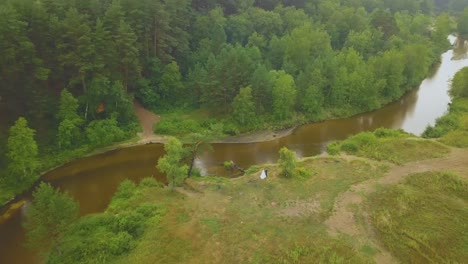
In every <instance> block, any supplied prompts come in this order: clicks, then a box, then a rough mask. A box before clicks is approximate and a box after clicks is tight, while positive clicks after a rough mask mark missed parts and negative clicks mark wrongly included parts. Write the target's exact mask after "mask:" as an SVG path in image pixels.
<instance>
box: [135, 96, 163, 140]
mask: <svg viewBox="0 0 468 264" xmlns="http://www.w3.org/2000/svg"><path fill="white" fill-rule="evenodd" d="M133 108H134V109H135V114H136V115H137V117H138V120H139V121H140V124H141V127H142V128H143V132H141V133H139V134H138V136H139V137H140V140H139V141H138V144H146V143H161V142H164V138H163V137H162V136H158V135H155V134H154V133H153V127H154V124H156V123H157V122H159V120H160V119H161V117H160V116H159V115H156V114H155V113H153V112H151V111H149V110H147V109H145V108H144V107H143V106H142V105H141V104H140V103H138V102H137V101H135V102H134V103H133Z"/></svg>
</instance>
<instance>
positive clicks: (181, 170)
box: [157, 137, 188, 189]
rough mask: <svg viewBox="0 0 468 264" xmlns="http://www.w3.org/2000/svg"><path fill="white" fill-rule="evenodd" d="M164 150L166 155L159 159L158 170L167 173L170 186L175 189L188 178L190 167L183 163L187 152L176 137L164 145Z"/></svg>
mask: <svg viewBox="0 0 468 264" xmlns="http://www.w3.org/2000/svg"><path fill="white" fill-rule="evenodd" d="M164 150H165V151H166V155H164V157H162V158H160V159H159V161H158V166H157V168H158V169H159V170H160V171H161V172H163V173H166V177H167V180H168V181H169V185H170V186H171V188H172V189H174V188H175V187H176V186H177V185H179V184H181V183H183V182H184V180H185V178H187V172H188V166H187V165H185V164H183V162H182V160H183V159H184V156H185V150H184V148H183V146H182V143H181V142H180V141H179V140H178V139H176V138H174V137H171V138H170V139H169V141H168V142H167V143H166V144H164Z"/></svg>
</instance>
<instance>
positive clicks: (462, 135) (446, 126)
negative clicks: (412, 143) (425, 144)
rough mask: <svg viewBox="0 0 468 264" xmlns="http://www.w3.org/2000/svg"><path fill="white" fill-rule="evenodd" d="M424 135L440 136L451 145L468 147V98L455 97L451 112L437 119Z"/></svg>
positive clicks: (445, 142)
mask: <svg viewBox="0 0 468 264" xmlns="http://www.w3.org/2000/svg"><path fill="white" fill-rule="evenodd" d="M423 136H424V137H427V138H439V140H440V142H442V143H444V144H447V145H449V146H454V147H459V148H466V147H468V98H456V99H454V100H453V102H452V104H451V105H450V109H449V112H448V113H447V114H446V115H444V116H443V117H441V118H439V119H437V122H436V125H435V126H434V127H428V128H427V129H426V131H425V132H424V134H423Z"/></svg>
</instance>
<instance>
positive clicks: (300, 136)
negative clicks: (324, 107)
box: [0, 38, 468, 263]
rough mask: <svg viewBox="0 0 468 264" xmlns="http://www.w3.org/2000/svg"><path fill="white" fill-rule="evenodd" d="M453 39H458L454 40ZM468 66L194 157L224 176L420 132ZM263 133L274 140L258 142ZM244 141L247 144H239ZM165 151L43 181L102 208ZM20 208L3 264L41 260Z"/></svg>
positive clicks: (0, 228) (456, 57)
mask: <svg viewBox="0 0 468 264" xmlns="http://www.w3.org/2000/svg"><path fill="white" fill-rule="evenodd" d="M451 41H452V43H454V38H451ZM467 66H468V59H467V56H466V50H464V49H462V50H457V49H455V50H450V51H447V52H446V53H444V54H443V55H442V57H441V64H440V66H439V67H438V68H437V69H436V70H435V71H434V73H433V74H432V75H431V76H429V77H427V78H426V79H425V80H424V81H423V82H422V83H421V85H420V87H419V88H418V89H415V90H413V91H411V92H410V93H408V94H407V95H405V96H404V97H403V98H401V99H400V100H398V101H396V102H394V103H391V104H389V105H387V106H385V107H383V108H381V109H379V110H376V111H373V112H369V113H363V114H360V115H356V116H353V117H350V118H346V119H338V120H329V121H324V122H320V123H313V124H309V125H304V126H299V127H297V128H295V129H289V130H285V131H282V132H271V133H270V132H260V133H253V134H251V135H246V136H243V137H240V138H231V139H226V140H223V141H220V142H216V143H214V144H213V149H214V150H213V152H210V153H205V154H204V155H203V156H202V157H200V158H199V159H197V160H196V164H197V166H198V167H200V168H201V169H202V171H203V173H205V174H217V175H218V174H221V175H222V174H225V171H224V168H223V166H222V163H223V161H226V160H233V161H234V162H236V164H238V165H239V166H240V167H244V168H247V167H249V166H251V165H257V164H264V163H272V162H275V161H276V160H277V158H278V156H277V153H278V150H279V149H280V148H281V147H283V146H286V147H288V148H290V149H292V150H294V151H296V153H297V154H298V155H299V156H301V157H305V156H312V155H317V154H320V153H322V152H323V151H324V150H325V148H326V145H327V144H328V143H329V142H331V141H335V140H341V139H344V138H346V137H348V136H350V135H353V134H356V133H359V132H361V131H367V130H373V129H376V128H378V127H387V128H401V129H403V130H405V131H407V132H411V133H414V134H417V135H419V134H420V133H422V131H424V129H425V128H426V126H427V125H429V124H434V122H435V120H436V118H438V117H440V116H442V115H443V114H444V113H445V111H446V110H447V107H448V104H449V103H450V97H449V95H448V89H449V80H450V79H451V78H452V77H453V76H454V75H455V73H456V72H458V71H459V70H460V69H461V68H463V67H467ZM259 137H261V138H262V139H263V140H264V139H265V138H267V139H270V140H268V141H258V139H259ZM256 139H257V140H256ZM240 140H244V143H239V142H240ZM245 142H249V143H245ZM234 143H235V144H234ZM161 155H163V146H162V144H147V145H140V146H134V147H128V148H124V149H115V150H112V151H109V152H106V153H102V154H99V155H96V156H90V157H85V158H82V159H79V160H76V161H74V162H71V163H69V164H66V165H64V166H62V167H59V168H57V169H55V170H53V171H50V172H48V173H46V174H45V175H44V176H43V179H45V180H46V181H49V182H51V183H52V184H53V185H54V186H57V187H60V188H61V189H62V190H65V191H67V192H69V193H70V194H71V195H72V196H73V197H74V198H75V199H77V200H78V201H79V202H80V210H81V214H83V215H84V214H89V213H93V212H99V211H102V210H104V209H105V208H106V206H107V204H108V203H109V201H110V199H111V197H112V195H113V193H114V192H115V190H116V188H117V186H118V184H119V183H120V182H121V181H122V180H123V179H126V178H130V179H132V180H134V181H139V180H141V179H142V178H144V177H147V176H151V175H153V176H155V177H158V178H160V179H163V176H162V175H161V174H159V173H158V172H157V171H156V169H155V164H156V160H157V159H158V158H159V157H160V156H161ZM29 196H30V195H29V194H26V195H25V196H24V197H23V198H22V199H20V201H19V202H20V203H27V201H28V200H29ZM18 207H19V209H17V210H13V211H10V213H11V217H9V218H8V219H6V220H4V221H3V223H2V221H0V263H39V258H38V257H37V255H36V254H35V253H34V252H32V251H30V250H28V249H25V248H24V247H23V244H24V241H25V237H24V232H23V230H22V228H21V223H22V221H23V217H24V216H23V211H24V208H25V207H24V206H23V204H19V206H18Z"/></svg>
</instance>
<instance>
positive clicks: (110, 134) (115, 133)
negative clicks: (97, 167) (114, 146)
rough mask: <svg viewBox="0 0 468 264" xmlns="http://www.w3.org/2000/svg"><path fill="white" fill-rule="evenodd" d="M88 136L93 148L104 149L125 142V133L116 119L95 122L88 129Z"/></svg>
mask: <svg viewBox="0 0 468 264" xmlns="http://www.w3.org/2000/svg"><path fill="white" fill-rule="evenodd" d="M86 136H87V137H88V141H89V143H90V144H91V146H93V147H102V146H107V145H110V144H111V143H114V142H117V141H120V140H123V139H124V138H125V133H124V131H123V130H122V129H120V128H119V127H118V126H117V120H116V119H115V118H110V119H103V120H94V121H92V122H91V123H89V125H88V127H87V128H86Z"/></svg>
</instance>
